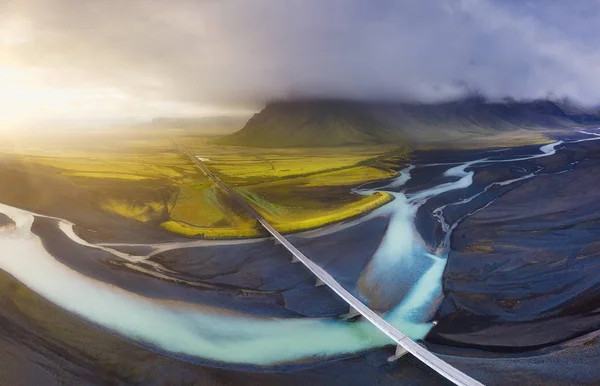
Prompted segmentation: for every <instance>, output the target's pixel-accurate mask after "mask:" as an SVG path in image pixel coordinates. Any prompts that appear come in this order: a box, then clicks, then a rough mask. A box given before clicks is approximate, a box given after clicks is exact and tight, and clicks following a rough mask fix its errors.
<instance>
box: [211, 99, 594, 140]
mask: <svg viewBox="0 0 600 386" xmlns="http://www.w3.org/2000/svg"><path fill="white" fill-rule="evenodd" d="M588 124H600V115H599V114H598V112H597V111H595V110H589V111H588V110H585V109H582V108H575V107H574V106H573V105H569V106H566V105H565V106H563V105H561V103H559V102H555V101H550V100H536V101H528V102H516V101H512V100H508V101H506V102H505V103H489V102H486V101H485V100H483V99H481V98H471V99H465V100H460V101H454V102H447V103H438V104H416V103H414V104H412V103H390V102H385V103H376V102H352V101H333V100H310V101H291V102H275V103H270V104H268V105H267V106H266V107H265V108H264V109H263V110H262V111H261V112H259V113H257V114H255V115H254V116H253V117H252V118H250V120H249V121H248V122H247V123H246V125H245V126H244V127H243V128H242V129H241V130H240V131H238V132H236V133H233V134H231V135H228V136H226V137H222V138H220V139H218V140H216V141H215V142H216V143H218V144H223V145H239V146H255V147H292V146H300V147H302V146H306V147H313V146H342V145H355V144H356V145H357V144H382V143H429V142H440V141H446V140H460V139H461V138H472V137H474V136H489V135H493V134H500V133H503V132H509V131H513V130H523V129H525V130H544V129H547V130H556V129H560V128H568V127H573V126H579V125H588Z"/></svg>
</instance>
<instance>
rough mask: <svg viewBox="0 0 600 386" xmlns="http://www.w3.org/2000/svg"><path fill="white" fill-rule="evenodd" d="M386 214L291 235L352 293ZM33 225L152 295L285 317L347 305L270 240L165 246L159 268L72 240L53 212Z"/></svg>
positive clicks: (91, 271)
mask: <svg viewBox="0 0 600 386" xmlns="http://www.w3.org/2000/svg"><path fill="white" fill-rule="evenodd" d="M387 221H388V220H387V218H375V219H372V220H369V221H365V222H363V223H360V224H358V225H357V226H355V227H352V228H349V229H347V230H346V231H344V232H340V233H336V234H332V235H328V236H322V237H314V238H311V239H305V238H293V237H291V238H290V239H291V240H292V241H293V242H294V243H295V244H296V245H297V247H298V248H299V249H301V250H302V251H303V252H305V253H306V254H307V255H308V256H310V257H311V258H312V259H313V260H314V261H315V262H316V263H317V264H319V265H321V266H323V267H324V268H325V269H327V270H328V271H329V272H330V273H332V274H333V275H334V276H335V277H336V278H338V280H339V282H340V283H341V284H342V285H343V286H344V287H345V288H346V289H347V290H349V291H351V292H353V293H355V294H356V295H358V291H357V288H356V283H357V281H358V280H359V277H360V274H361V272H362V271H363V269H364V268H365V267H366V265H367V264H368V263H369V260H370V258H371V256H372V255H373V254H374V253H375V251H376V249H377V247H378V245H379V242H380V239H381V235H382V234H383V233H384V232H385V229H386V227H387ZM32 231H33V232H34V233H35V234H36V235H38V236H39V237H40V238H41V239H42V242H43V244H44V247H45V249H46V250H47V251H48V252H49V253H50V254H51V255H52V256H55V258H56V259H57V260H58V261H60V262H61V263H63V264H65V265H67V266H68V267H70V268H71V269H73V270H76V271H78V272H81V273H82V274H83V275H85V276H88V277H91V278H94V279H97V280H100V281H103V282H105V283H110V284H112V285H115V286H117V287H120V288H123V289H125V290H128V291H131V292H135V293H138V294H141V295H144V296H148V297H151V298H156V299H171V300H182V301H186V302H190V303H195V304H203V305H208V306H215V307H219V308H224V309H230V310H234V311H240V312H244V313H247V314H249V315H257V316H272V317H284V318H285V317H299V316H308V317H327V316H330V317H335V316H340V315H343V314H345V313H347V312H348V306H347V305H346V303H345V302H344V301H343V300H341V299H340V298H339V297H338V296H337V295H335V294H334V293H333V292H332V291H331V290H330V289H329V288H327V287H326V286H319V287H315V285H314V284H315V278H314V276H313V275H312V274H311V273H310V272H309V271H308V270H307V269H306V268H305V267H304V266H303V265H302V264H293V263H292V262H291V255H290V254H289V252H287V250H285V248H283V246H281V245H276V244H274V243H273V241H272V240H262V241H257V242H253V243H247V244H237V245H236V244H233V245H222V246H208V247H194V248H182V249H175V250H171V251H165V252H162V253H160V254H157V255H154V256H153V257H152V258H151V259H150V261H151V262H155V263H158V264H160V266H161V267H163V268H164V270H163V271H156V270H155V269H154V268H153V267H151V266H149V265H145V264H143V263H135V264H134V263H130V262H127V261H125V260H123V259H121V258H118V257H115V256H113V255H111V254H110V253H108V252H105V251H102V250H99V249H95V248H90V247H86V246H82V245H79V244H76V243H73V242H72V241H71V240H70V239H68V237H67V236H66V235H65V234H64V233H63V232H62V231H60V229H58V227H57V222H56V220H53V219H47V218H36V219H35V221H34V225H33V227H32ZM131 267H133V268H138V270H136V269H132V268H131ZM139 269H144V270H145V271H146V272H140V271H139ZM155 274H159V275H160V277H157V276H156V275H155Z"/></svg>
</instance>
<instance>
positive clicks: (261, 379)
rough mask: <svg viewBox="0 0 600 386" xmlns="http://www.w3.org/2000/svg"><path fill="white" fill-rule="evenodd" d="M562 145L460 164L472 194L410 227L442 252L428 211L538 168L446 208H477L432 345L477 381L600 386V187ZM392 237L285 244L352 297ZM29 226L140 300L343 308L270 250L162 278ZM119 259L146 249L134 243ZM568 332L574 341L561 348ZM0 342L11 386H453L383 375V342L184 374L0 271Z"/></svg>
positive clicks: (368, 233)
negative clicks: (249, 368) (342, 355)
mask: <svg viewBox="0 0 600 386" xmlns="http://www.w3.org/2000/svg"><path fill="white" fill-rule="evenodd" d="M537 149H539V146H532V147H523V148H515V149H510V150H502V151H481V150H479V151H474V150H470V151H453V152H440V151H437V152H433V151H430V152H419V153H418V154H417V156H418V163H421V164H423V163H436V162H464V161H467V160H472V159H478V158H483V157H503V158H506V157H509V156H510V157H517V156H520V155H530V154H535V153H536V152H537ZM559 149H560V150H559V151H558V152H557V154H555V155H553V156H549V157H544V158H538V159H532V160H524V161H515V162H506V163H497V164H480V165H476V166H475V167H473V168H471V169H467V170H475V175H474V183H473V185H472V186H471V187H469V188H468V189H462V190H459V191H453V192H448V193H447V194H444V195H441V196H439V197H435V198H433V199H431V200H429V201H428V202H427V203H426V204H425V205H423V207H421V208H420V209H419V211H418V213H417V228H418V229H419V230H420V231H421V232H422V233H423V235H424V240H425V242H426V243H427V244H428V245H430V246H435V245H437V243H439V241H440V240H441V237H442V236H443V235H442V233H441V230H440V227H439V225H438V224H437V222H436V221H435V219H434V218H433V217H432V216H431V211H432V210H433V209H435V208H437V207H439V206H441V205H445V204H447V203H448V202H453V201H456V200H459V199H462V198H467V197H470V196H471V195H473V194H475V193H477V192H478V191H480V190H481V189H482V188H483V187H485V186H487V185H489V184H491V183H493V182H496V181H504V180H508V179H513V178H518V177H521V176H523V175H526V174H528V173H531V172H533V171H540V173H541V174H544V175H541V176H537V177H534V178H532V179H529V180H524V181H520V182H517V183H514V184H511V185H507V186H496V187H493V188H491V189H489V191H488V192H486V193H484V194H482V195H481V196H479V197H478V198H477V199H475V200H473V201H471V202H469V203H466V204H461V205H455V206H450V207H447V208H446V209H445V210H444V216H445V218H447V219H448V220H449V221H455V220H457V219H460V218H462V217H463V216H465V215H466V214H469V213H472V212H474V211H478V210H480V211H479V212H477V213H476V214H473V215H471V216H469V217H466V218H465V219H464V220H462V221H461V222H460V224H459V225H458V227H457V229H456V230H455V232H454V234H453V237H452V239H451V244H452V251H451V252H450V255H449V259H448V264H447V267H446V270H445V272H444V277H443V291H444V294H445V298H444V300H443V303H442V305H441V307H440V309H439V311H438V313H437V315H436V320H438V324H437V326H436V327H434V328H433V329H432V331H431V333H430V334H429V335H428V337H427V342H426V344H428V345H429V346H430V347H431V348H432V349H433V350H434V351H436V352H440V353H446V354H449V355H451V356H444V360H447V361H448V362H450V363H451V364H453V365H455V366H457V367H458V368H460V369H461V370H464V371H466V372H467V373H468V374H470V375H472V376H474V377H475V378H477V379H479V380H481V381H482V382H483V383H485V384H528V383H531V382H532V380H535V382H537V383H540V384H556V385H568V384H573V383H588V384H597V383H598V380H600V367H598V366H596V364H597V363H599V361H600V350H598V338H596V337H595V336H591V337H590V336H582V335H583V334H586V333H588V332H590V331H593V330H595V329H598V328H599V327H600V317H598V316H597V311H596V310H597V308H598V307H599V306H600V283H599V282H600V277H598V275H597V272H598V268H600V267H598V266H599V265H600V259H598V258H596V256H597V255H598V254H599V252H600V242H599V241H598V240H599V239H600V237H599V236H600V233H599V232H600V229H598V225H600V224H597V221H598V220H600V206H599V205H598V204H599V203H600V191H598V189H596V188H595V185H596V181H598V178H599V177H600V176H599V175H597V174H599V173H600V141H598V142H596V141H590V142H581V143H577V144H569V145H565V146H562V147H559ZM448 167H449V166H448V165H446V166H431V167H427V168H418V169H416V170H413V173H412V176H413V177H412V178H411V180H410V181H409V182H408V184H407V186H405V187H403V188H402V190H404V189H407V190H408V193H411V192H417V191H419V190H421V189H423V188H425V187H430V186H433V185H434V184H437V183H440V182H449V181H453V180H455V178H454V179H452V178H446V177H443V176H440V172H441V171H444V170H445V169H447V168H448ZM563 171H568V172H565V173H561V172H563ZM434 177H435V178H434ZM490 202H492V203H491V204H490V205H489V206H487V207H485V208H483V207H484V206H485V205H487V204H488V203H490ZM482 208H483V209H482ZM90 213H92V212H90ZM61 217H66V216H61ZM105 220H106V219H99V220H98V221H99V222H102V223H103V224H109V226H106V225H103V227H104V229H103V230H102V231H101V232H100V233H96V232H94V231H92V230H90V229H86V228H84V227H78V228H77V232H78V234H80V235H82V236H83V237H84V238H86V239H88V240H92V241H99V240H102V241H105V242H106V241H109V240H113V241H121V240H122V241H132V240H127V238H128V237H129V234H128V233H121V232H120V230H121V229H124V228H127V227H128V226H127V224H125V223H123V222H121V223H119V224H117V220H116V219H115V222H114V223H113V222H111V221H108V222H106V221H105ZM109 220H110V219H109ZM0 221H2V219H1V218H0ZM90 224H91V223H90ZM386 227H387V219H386V218H384V217H381V218H376V219H373V220H370V221H365V222H362V223H359V224H358V225H356V226H354V227H351V228H348V229H346V230H343V231H341V232H337V233H335V234H330V235H326V236H320V237H312V238H302V237H293V236H290V240H291V241H292V242H293V243H294V244H296V245H297V246H298V248H299V249H301V250H302V251H303V252H305V253H306V254H307V255H308V256H309V257H310V258H312V259H313V260H315V262H317V263H318V264H319V265H321V266H323V267H324V268H325V269H327V270H328V271H329V272H330V273H332V275H333V276H334V277H336V278H337V279H338V280H339V281H340V282H341V283H342V285H344V287H346V288H347V289H348V290H349V291H351V292H353V293H354V294H356V295H360V294H358V292H357V288H356V283H357V282H358V280H359V278H360V273H361V272H362V271H363V270H364V268H365V267H366V266H367V264H368V263H369V260H370V258H371V256H372V255H373V253H374V252H375V250H376V249H377V247H378V245H379V243H380V241H381V236H382V235H383V234H384V232H385V229H386ZM32 230H33V231H34V233H35V234H37V235H38V236H40V237H41V239H42V241H43V243H44V246H45V248H46V249H47V250H48V251H49V252H50V253H51V254H52V255H53V256H55V257H56V259H57V260H59V261H60V262H61V263H63V264H65V265H67V266H68V267H70V268H71V269H74V270H76V271H79V272H81V273H82V274H84V275H86V276H89V277H92V278H95V279H98V280H101V281H103V282H106V283H110V284H113V285H115V286H118V287H120V288H124V289H126V290H128V291H131V292H135V293H139V294H142V295H144V296H148V297H152V298H156V299H174V300H184V301H186V302H190V303H196V304H203V305H208V306H217V307H221V308H224V309H230V310H235V311H240V312H244V313H246V314H249V315H257V316H276V317H282V318H286V317H302V316H310V317H319V316H336V315H340V314H343V313H345V312H347V309H346V308H347V307H346V305H345V303H344V302H343V301H341V300H340V299H339V298H338V297H337V296H336V295H334V294H333V293H332V292H331V291H330V290H329V289H327V288H325V287H314V278H313V277H312V275H311V274H310V273H308V272H307V270H306V269H305V267H303V266H302V265H300V264H292V263H291V262H290V261H291V257H290V255H289V254H288V253H287V252H286V251H285V250H284V249H283V248H282V247H281V246H279V245H274V244H273V242H272V241H270V240H261V241H257V242H255V243H250V244H240V245H229V246H218V247H195V248H187V249H180V250H174V251H168V252H163V253H161V254H158V255H156V256H154V257H153V258H152V259H151V261H152V262H154V263H158V264H160V265H161V266H162V267H164V268H165V271H160V270H159V271H156V270H155V269H154V268H153V267H150V266H148V265H145V264H142V263H137V264H132V263H128V262H126V261H124V260H122V259H120V258H117V257H114V256H112V255H110V254H109V253H107V252H104V251H101V250H97V249H94V248H89V247H85V246H80V245H77V244H75V243H73V242H72V241H71V240H69V239H68V238H67V237H66V236H65V235H64V234H63V233H62V232H61V231H60V230H59V229H57V224H56V221H55V220H51V219H43V218H36V220H35V222H34V225H33V228H32ZM136 232H137V228H131V233H132V234H133V233H136ZM144 232H146V231H144ZM144 232H142V235H141V236H139V235H138V236H135V238H134V240H135V241H138V242H140V240H148V241H150V240H151V241H152V242H156V240H155V239H154V238H153V235H152V232H151V231H147V232H150V233H144ZM167 239H168V238H165V237H164V236H163V237H162V238H160V239H159V240H161V241H164V240H167ZM180 240H181V238H180ZM135 241H132V242H135ZM120 249H121V250H127V251H129V252H136V253H138V252H139V253H147V252H148V249H146V248H142V249H139V248H137V247H135V248H134V249H133V250H131V249H130V248H128V247H125V248H120ZM136 269H137V270H136ZM140 269H142V270H143V269H145V270H148V272H146V273H145V272H140V271H139V270H140ZM156 274H162V275H166V276H167V278H166V279H165V278H159V277H156V276H153V275H156ZM397 295H398V296H399V297H400V298H401V297H402V294H401V293H399V294H397ZM249 322H250V321H249ZM574 337H579V338H576V340H572V341H567V343H562V344H560V342H564V341H566V340H568V339H573V338H574ZM0 340H1V341H2V343H1V344H0V362H2V364H1V365H0V380H2V381H3V382H4V381H6V382H7V383H8V384H19V383H25V384H65V383H67V384H132V383H135V384H165V383H177V384H181V383H183V384H186V383H187V384H208V385H231V384H248V385H270V384H273V385H275V384H290V385H296V384H298V385H305V384H311V385H320V384H324V385H325V384H327V385H328V384H348V385H363V384H381V385H386V384H407V385H411V384H427V385H435V384H446V382H445V381H444V380H443V379H440V377H439V376H437V375H435V374H432V373H431V370H428V369H427V368H426V367H425V366H424V365H422V364H420V363H418V361H417V360H416V359H415V358H413V357H412V356H410V355H409V356H406V357H404V358H403V359H402V360H401V361H400V363H398V364H393V365H390V364H388V363H387V361H386V358H387V356H389V355H390V354H391V353H392V351H393V349H392V348H391V347H388V348H384V349H379V350H372V351H369V352H368V353H362V354H357V355H353V356H351V357H350V358H349V359H343V360H337V361H333V362H328V363H321V364H318V365H302V364H293V365H290V366H288V367H287V368H278V369H277V370H276V371H275V372H269V373H265V372H256V371H253V372H245V371H238V370H239V366H237V368H238V370H232V369H227V370H226V369H220V368H217V367H219V364H214V363H213V364H207V363H204V364H198V363H196V364H191V363H188V362H185V361H183V360H178V359H173V358H170V357H166V356H163V355H159V354H157V353H155V352H153V351H151V350H148V349H145V348H142V347H140V346H137V345H135V344H133V343H130V342H128V341H126V340H123V339H121V338H119V337H116V336H113V335H111V334H108V333H106V332H103V331H101V330H100V329H98V328H96V327H93V326H91V325H89V324H87V323H85V322H82V321H81V320H79V319H78V318H76V317H73V316H70V315H69V314H67V313H66V312H64V311H62V310H60V309H59V308H57V307H55V306H53V305H51V304H50V303H48V302H47V301H45V300H43V299H41V298H40V297H38V296H36V295H34V294H32V293H31V292H30V291H29V290H27V289H26V288H24V287H23V286H21V285H20V284H18V283H16V282H15V281H14V280H13V279H11V278H10V277H8V276H7V275H6V274H4V273H1V272H0ZM207 365H208V366H207ZM215 366H216V367H215ZM288 370H289V371H288ZM3 382H0V383H3Z"/></svg>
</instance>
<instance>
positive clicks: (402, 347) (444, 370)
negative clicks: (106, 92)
mask: <svg viewBox="0 0 600 386" xmlns="http://www.w3.org/2000/svg"><path fill="white" fill-rule="evenodd" d="M181 148H182V150H183V152H184V153H185V154H186V155H187V156H188V157H190V158H191V160H192V161H193V162H194V163H195V164H196V165H198V167H199V168H200V169H202V171H203V172H204V173H205V174H206V175H207V176H208V177H209V178H211V179H212V180H213V181H214V182H215V183H216V184H217V185H219V186H220V187H221V188H222V189H223V190H224V191H226V192H227V193H228V194H230V195H231V197H232V198H234V199H235V200H236V201H237V202H238V203H239V204H240V205H241V206H242V207H243V208H244V209H245V210H247V211H248V212H249V213H250V215H251V216H252V217H254V218H255V219H256V220H257V221H258V222H259V223H260V224H261V225H262V226H263V227H264V228H265V229H266V230H267V231H268V232H269V233H270V234H271V235H272V236H273V237H274V238H275V239H276V240H277V241H278V242H280V243H281V244H282V245H283V246H284V247H285V248H286V249H287V250H288V251H289V252H290V253H291V254H292V256H293V260H292V262H297V261H299V262H301V263H302V264H304V265H305V266H306V267H307V268H308V269H309V270H310V271H311V272H312V273H313V274H314V275H315V276H316V277H317V285H326V286H328V287H329V288H331V290H332V291H333V292H335V293H336V294H338V295H339V296H340V297H341V298H342V299H343V300H344V301H345V302H346V303H348V305H349V306H350V314H351V315H362V316H363V317H364V318H365V319H367V320H368V321H369V322H371V323H373V325H375V327H377V328H378V329H379V330H381V332H383V333H384V334H386V335H387V336H388V337H390V339H392V340H393V341H394V342H396V344H397V346H396V354H395V355H394V356H392V357H390V358H389V360H390V361H395V360H397V359H399V358H401V357H402V356H404V355H405V354H407V353H410V354H412V355H414V356H415V357H416V358H418V359H419V360H420V361H421V362H423V363H425V364H426V365H427V366H429V367H430V368H431V369H433V370H434V371H436V372H437V373H438V374H440V375H442V376H443V377H444V378H446V379H448V380H449V381H451V382H453V383H454V384H456V385H465V386H467V385H468V386H471V385H482V384H481V383H480V382H478V381H477V380H475V379H473V378H471V377H469V376H468V375H466V374H465V373H463V372H462V371H460V370H458V369H456V368H455V367H453V366H451V365H450V364H448V363H446V362H444V361H443V360H441V359H440V358H438V357H437V356H435V355H434V354H432V353H431V352H430V351H429V350H427V349H426V348H425V347H423V346H421V345H420V344H418V343H417V342H415V341H413V340H412V339H410V338H409V337H408V336H406V335H404V334H403V333H401V332H400V331H398V330H397V329H396V328H395V327H394V326H392V325H391V324H389V323H388V322H386V321H385V320H384V319H383V318H382V317H380V316H379V315H377V314H376V313H375V312H374V311H373V310H371V309H370V308H369V307H367V306H366V305H364V304H363V303H362V302H361V301H360V300H358V299H357V298H356V297H355V296H354V295H352V294H351V293H350V292H348V291H347V290H346V289H344V287H342V286H341V285H340V283H338V282H337V281H336V280H335V279H334V278H333V277H332V276H331V275H330V274H328V273H327V272H326V271H325V270H324V269H323V268H321V267H319V266H318V265H317V264H315V263H313V262H312V261H311V260H310V259H309V258H308V257H306V256H305V255H304V254H303V253H302V252H300V251H299V250H298V249H296V247H294V246H293V245H292V244H291V243H290V242H289V241H287V239H286V238H285V237H283V236H282V235H281V234H280V233H279V232H277V230H276V229H275V228H273V227H272V226H271V225H270V224H269V223H268V222H267V221H266V220H265V218H264V217H263V216H262V215H261V214H260V213H258V212H257V211H256V210H255V209H254V208H253V207H252V206H250V204H248V203H247V202H246V200H245V199H244V198H243V197H242V196H241V195H240V194H238V193H237V192H235V191H234V190H233V189H231V188H230V187H229V186H227V185H225V184H224V183H223V182H222V181H221V180H220V179H219V178H217V177H216V176H215V175H214V174H213V173H212V172H211V171H210V170H209V169H208V168H207V167H206V165H204V164H203V163H202V162H201V161H200V160H199V159H198V157H196V156H195V155H193V154H192V153H191V152H190V151H189V150H188V149H186V148H185V147H184V146H181Z"/></svg>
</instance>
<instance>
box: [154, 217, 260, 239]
mask: <svg viewBox="0 0 600 386" xmlns="http://www.w3.org/2000/svg"><path fill="white" fill-rule="evenodd" d="M161 226H162V227H163V228H164V229H166V230H168V231H170V232H173V233H178V234H180V235H184V236H190V237H202V238H206V239H229V238H244V237H257V236H260V235H261V233H260V232H259V231H258V229H257V228H255V227H237V228H220V227H219V228H214V227H200V226H193V225H189V224H185V223H181V222H179V221H173V220H170V221H165V222H163V223H162V224H161Z"/></svg>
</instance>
